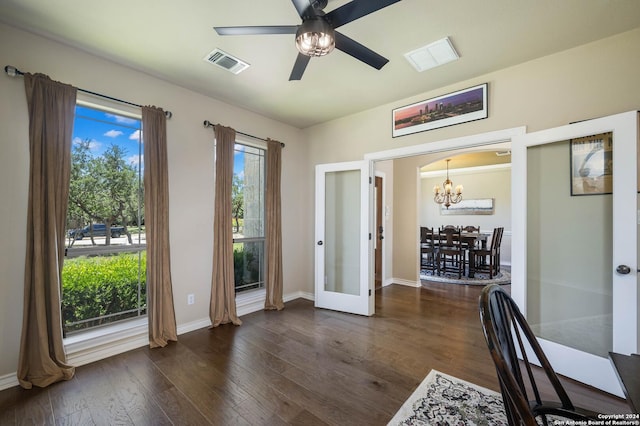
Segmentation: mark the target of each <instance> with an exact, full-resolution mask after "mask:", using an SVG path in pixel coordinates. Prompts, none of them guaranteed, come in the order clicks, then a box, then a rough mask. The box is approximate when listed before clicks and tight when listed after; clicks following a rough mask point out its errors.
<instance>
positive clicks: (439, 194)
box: [433, 159, 462, 209]
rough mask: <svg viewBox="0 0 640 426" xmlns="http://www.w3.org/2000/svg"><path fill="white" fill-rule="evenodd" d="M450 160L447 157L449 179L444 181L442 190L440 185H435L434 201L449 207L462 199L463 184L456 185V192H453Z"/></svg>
mask: <svg viewBox="0 0 640 426" xmlns="http://www.w3.org/2000/svg"><path fill="white" fill-rule="evenodd" d="M449 161H451V160H450V159H447V179H446V180H445V181H444V182H442V190H441V189H440V186H439V185H436V186H434V187H433V193H434V196H433V201H435V202H436V203H438V204H444V206H445V207H446V208H447V209H449V206H450V205H451V204H456V203H459V202H460V201H461V200H462V185H458V186H456V189H455V193H454V192H452V188H453V182H451V179H449Z"/></svg>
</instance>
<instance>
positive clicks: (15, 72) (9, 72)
mask: <svg viewBox="0 0 640 426" xmlns="http://www.w3.org/2000/svg"><path fill="white" fill-rule="evenodd" d="M4 72H6V73H7V75H9V76H11V77H15V76H22V75H24V72H22V71H20V70H19V69H18V68H16V67H12V66H11V65H7V66H5V67H4ZM78 90H79V91H80V92H83V93H88V94H89V95H95V96H99V97H101V98H105V99H109V100H111V101H116V102H120V103H121V104H127V105H131V106H134V107H138V108H142V105H138V104H134V103H133V102H128V101H123V100H122V99H118V98H113V97H111V96H107V95H103V94H101V93H96V92H92V91H90V90H85V89H80V88H78ZM164 115H166V116H167V118H171V116H172V115H173V114H172V113H171V111H165V112H164Z"/></svg>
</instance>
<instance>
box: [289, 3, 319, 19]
mask: <svg viewBox="0 0 640 426" xmlns="http://www.w3.org/2000/svg"><path fill="white" fill-rule="evenodd" d="M291 2H292V3H293V6H294V7H295V8H296V10H297V11H298V15H300V17H301V18H303V19H304V18H305V17H309V16H314V15H315V14H316V13H315V11H314V10H313V7H312V6H311V1H309V0H291Z"/></svg>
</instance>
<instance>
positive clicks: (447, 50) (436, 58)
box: [404, 37, 459, 72]
mask: <svg viewBox="0 0 640 426" xmlns="http://www.w3.org/2000/svg"><path fill="white" fill-rule="evenodd" d="M404 57H405V58H407V61H409V63H410V64H411V65H413V67H414V68H415V69H416V70H418V72H422V71H425V70H428V69H431V68H435V67H437V66H440V65H443V64H446V63H447V62H451V61H455V60H456V59H458V58H459V56H458V53H457V52H456V51H455V49H454V48H453V45H452V44H451V40H449V38H448V37H445V38H443V39H441V40H438V41H435V42H433V43H431V44H428V45H426V46H424V47H421V48H420V49H416V50H414V51H411V52H409V53H405V54H404Z"/></svg>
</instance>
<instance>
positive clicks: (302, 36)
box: [296, 18, 336, 56]
mask: <svg viewBox="0 0 640 426" xmlns="http://www.w3.org/2000/svg"><path fill="white" fill-rule="evenodd" d="M296 47H297V48H298V51H299V52H300V53H302V54H303V55H306V56H324V55H327V54H328V53H331V51H332V50H333V49H334V48H335V47H336V37H335V31H334V29H333V27H331V25H329V24H328V23H327V22H326V21H325V20H324V19H322V18H313V19H307V20H306V21H304V22H303V23H302V25H300V27H299V28H298V31H296Z"/></svg>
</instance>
